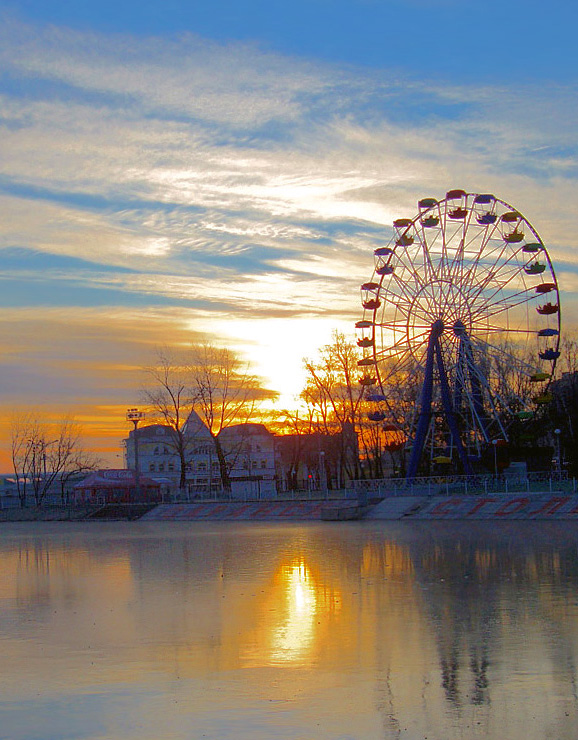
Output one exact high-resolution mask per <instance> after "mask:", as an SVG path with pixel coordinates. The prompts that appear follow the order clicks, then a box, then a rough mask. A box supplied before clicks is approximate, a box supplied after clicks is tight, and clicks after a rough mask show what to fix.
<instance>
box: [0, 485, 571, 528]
mask: <svg viewBox="0 0 578 740" xmlns="http://www.w3.org/2000/svg"><path fill="white" fill-rule="evenodd" d="M448 520H454V521H457V520H459V521H464V520H465V521H479V520H486V521H489V520H491V521H512V520H547V521H553V520H554V521H578V494H567V493H564V492H563V491H552V492H542V493H494V494H490V495H485V494H478V495H468V496H466V495H434V496H388V497H385V498H384V499H382V500H381V501H378V502H375V503H373V504H368V505H365V506H360V505H359V503H358V502H357V501H356V500H355V499H350V500H339V501H337V500H334V501H328V500H326V499H325V498H323V499H311V500H306V501H294V500H282V499H281V500H267V501H252V502H241V501H206V502H194V503H161V504H152V505H151V504H106V505H104V506H81V507H76V506H70V507H61V506H45V507H40V508H37V507H36V506H30V507H25V508H20V507H9V508H5V509H0V524H1V523H3V522H7V523H10V522H58V521H68V522H94V521H146V522H155V521H162V522H171V521H178V522H182V521H191V522H192V521H269V522H274V521H327V522H331V521H338V522H343V521H416V522H417V521H419V522H424V521H448Z"/></svg>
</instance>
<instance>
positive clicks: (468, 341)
mask: <svg viewBox="0 0 578 740" xmlns="http://www.w3.org/2000/svg"><path fill="white" fill-rule="evenodd" d="M374 254H375V268H374V272H373V276H372V278H371V280H370V282H367V283H364V284H363V285H362V286H361V292H362V305H363V308H364V315H363V320H361V321H358V322H357V324H356V328H357V330H358V340H357V343H358V345H359V346H360V347H362V348H363V351H364V356H363V359H361V360H360V361H359V365H360V367H361V369H362V376H361V377H360V383H361V384H362V385H363V386H365V397H366V399H367V401H368V402H369V403H370V404H371V405H372V409H371V411H370V413H369V414H368V416H369V418H370V419H371V420H373V421H375V422H376V423H381V422H382V421H383V422H386V423H385V425H384V427H383V428H384V429H385V430H386V431H387V429H389V430H392V429H394V430H396V433H397V434H398V435H399V434H402V435H403V439H404V442H405V450H406V452H407V456H406V463H407V477H408V478H410V479H411V478H414V477H415V476H416V475H417V474H418V473H419V472H424V473H426V472H427V473H431V472H432V471H434V470H435V469H436V464H437V463H441V464H446V465H450V466H453V467H454V468H455V469H458V470H460V471H463V472H464V473H468V474H470V473H472V472H474V470H475V469H476V467H477V463H478V462H479V461H480V460H482V459H483V458H484V455H487V451H488V449H489V450H491V449H492V445H494V446H495V445H498V444H499V445H506V444H508V441H509V435H510V430H511V429H512V428H513V427H516V428H519V426H520V424H521V423H522V424H523V423H524V422H530V420H531V419H534V418H535V417H536V415H537V414H538V413H539V410H540V408H541V407H544V405H545V404H547V403H548V402H549V401H550V400H551V396H550V394H549V393H548V384H549V381H550V378H551V377H552V374H553V372H554V367H555V365H556V360H557V359H558V357H559V356H560V350H559V344H560V297H559V290H558V283H557V280H556V276H555V274H554V268H553V266H552V262H551V260H550V257H549V255H548V252H547V250H546V247H545V246H544V244H543V242H542V240H541V239H540V237H539V235H538V233H537V232H536V231H535V229H534V228H533V227H532V225H531V224H530V223H529V221H528V220H527V219H526V218H524V216H523V215H522V214H521V213H520V212H519V211H518V210H516V209H514V208H513V207H512V206H510V205H509V204H508V203H506V202H505V201H503V200H500V199H498V198H496V197H495V196H493V195H489V194H476V193H466V192H465V191H464V190H451V191H449V192H448V193H447V194H446V196H445V198H443V199H441V200H439V201H438V200H437V199H435V198H424V199H422V200H420V201H419V202H418V214H417V215H416V216H415V217H414V218H400V219H397V220H396V221H394V223H393V237H392V239H391V241H390V243H389V244H387V246H382V247H379V248H378V249H376V250H375V253H374ZM494 454H495V447H494Z"/></svg>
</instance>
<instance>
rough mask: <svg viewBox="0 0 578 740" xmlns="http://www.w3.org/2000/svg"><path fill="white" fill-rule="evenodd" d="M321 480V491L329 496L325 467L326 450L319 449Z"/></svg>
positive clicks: (325, 496) (325, 495) (326, 496)
mask: <svg viewBox="0 0 578 740" xmlns="http://www.w3.org/2000/svg"><path fill="white" fill-rule="evenodd" d="M319 482H320V483H321V493H322V494H323V496H324V498H328V497H329V491H328V488H327V470H326V469H325V451H324V450H319Z"/></svg>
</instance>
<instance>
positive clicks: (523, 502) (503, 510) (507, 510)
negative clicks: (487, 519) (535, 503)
mask: <svg viewBox="0 0 578 740" xmlns="http://www.w3.org/2000/svg"><path fill="white" fill-rule="evenodd" d="M529 503H530V499H529V498H525V497H524V498H513V499H512V500H511V501H508V502H507V503H506V504H504V505H503V506H500V508H499V509H498V510H497V511H496V516H509V515H510V514H515V513H516V512H518V511H521V510H522V509H524V508H525V507H526V506H527V505H528V504H529ZM514 505H515V507H514ZM512 507H514V508H512Z"/></svg>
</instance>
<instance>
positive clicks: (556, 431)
mask: <svg viewBox="0 0 578 740" xmlns="http://www.w3.org/2000/svg"><path fill="white" fill-rule="evenodd" d="M561 434H562V430H561V429H554V435H555V437H556V472H558V473H561V472H562V458H561V457H560V435H561Z"/></svg>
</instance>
